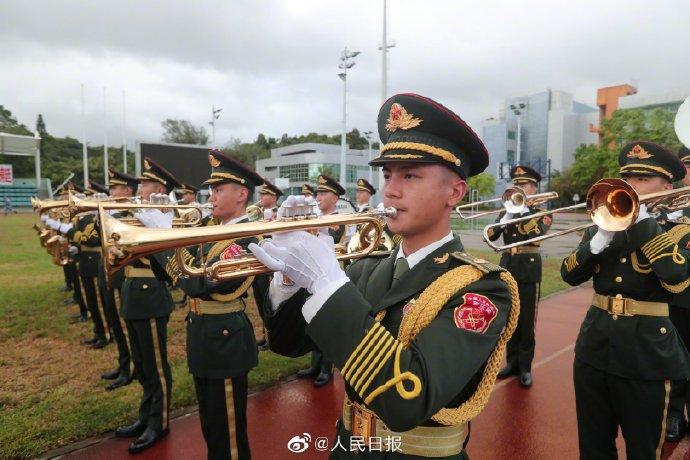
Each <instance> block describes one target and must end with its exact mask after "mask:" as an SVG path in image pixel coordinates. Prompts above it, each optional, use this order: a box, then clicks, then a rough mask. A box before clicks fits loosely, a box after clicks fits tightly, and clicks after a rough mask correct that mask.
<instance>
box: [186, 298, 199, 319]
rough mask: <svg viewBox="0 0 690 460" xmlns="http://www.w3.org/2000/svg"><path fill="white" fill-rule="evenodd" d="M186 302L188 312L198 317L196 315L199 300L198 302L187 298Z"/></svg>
mask: <svg viewBox="0 0 690 460" xmlns="http://www.w3.org/2000/svg"><path fill="white" fill-rule="evenodd" d="M187 301H188V305H189V311H191V312H192V313H194V314H195V315H198V314H199V313H198V308H199V300H198V299H194V298H192V297H189V298H188V300H187Z"/></svg>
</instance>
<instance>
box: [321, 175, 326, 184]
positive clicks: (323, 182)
mask: <svg viewBox="0 0 690 460" xmlns="http://www.w3.org/2000/svg"><path fill="white" fill-rule="evenodd" d="M326 182H328V181H327V180H326V178H325V177H323V176H319V184H325V183H326Z"/></svg>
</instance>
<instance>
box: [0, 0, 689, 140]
mask: <svg viewBox="0 0 690 460" xmlns="http://www.w3.org/2000/svg"><path fill="white" fill-rule="evenodd" d="M381 34H382V0H348V1H337V2H336V1H326V0H321V1H308V0H282V1H279V0H275V1H268V0H252V1H244V0H241V1H240V0H225V1H221V0H215V1H212V0H208V1H205V0H195V1H181V0H159V1H146V0H144V1H142V0H138V1H132V0H117V1H115V0H111V1H107V2H106V1H98V0H90V1H86V0H84V1H76V0H75V1H69V0H50V1H38V0H17V1H14V0H9V1H8V0H2V2H1V3H0V43H2V54H1V55H0V64H1V65H0V104H3V105H5V106H6V107H7V108H9V109H10V110H12V112H13V113H14V114H15V115H16V116H17V118H18V119H19V121H20V122H22V123H24V124H26V125H27V126H29V127H31V129H33V128H34V126H35V120H36V116H37V114H38V113H42V114H43V116H44V119H45V121H46V124H47V126H48V130H49V132H51V133H52V134H53V135H58V136H64V135H70V136H73V137H77V138H80V137H81V132H82V121H81V120H82V119H81V107H80V84H81V83H83V84H84V85H85V92H86V126H87V138H88V140H89V141H90V142H92V143H94V144H98V145H101V144H102V143H103V131H104V125H107V132H108V138H109V143H110V144H111V145H112V144H114V143H117V144H120V143H121V139H122V131H121V124H122V91H123V90H125V91H126V99H127V103H126V106H127V110H126V115H127V129H126V133H127V139H128V140H129V143H130V146H132V145H133V141H134V139H141V140H159V139H160V136H161V132H162V130H161V127H160V122H161V120H164V119H166V118H181V119H188V120H190V121H192V122H193V123H195V124H197V125H204V126H206V127H207V128H208V129H209V132H210V127H209V126H208V122H209V121H210V111H211V105H215V106H216V107H222V108H223V111H222V113H221V117H220V119H219V120H218V124H217V130H216V144H217V145H223V144H224V143H226V142H227V141H228V140H229V139H230V138H231V137H238V138H241V139H242V140H245V141H250V140H253V139H254V138H255V137H256V135H257V133H259V132H263V133H265V134H267V135H270V136H275V137H280V135H282V133H288V134H290V135H294V134H304V133H308V132H311V131H316V132H319V133H328V134H336V133H338V132H340V129H341V128H340V126H341V118H342V82H341V80H340V79H339V78H338V77H337V73H338V69H337V64H338V62H339V61H338V59H339V56H340V53H341V51H342V49H343V48H344V47H345V46H348V47H349V48H350V49H352V50H358V51H361V54H360V55H359V56H358V57H357V59H356V62H357V64H356V65H355V67H354V68H352V69H351V73H350V75H349V77H348V95H349V97H348V112H349V117H348V126H349V127H357V128H359V129H360V130H369V129H371V130H374V131H376V127H375V121H376V115H377V111H378V107H379V105H380V103H381V96H380V91H381V90H380V85H381V55H380V52H379V51H378V50H377V47H378V45H379V43H380V41H381ZM388 37H389V40H394V41H395V42H396V45H397V46H396V47H395V48H393V49H391V51H390V53H389V56H390V59H389V94H393V93H395V92H403V91H412V92H417V93H420V94H423V95H426V96H429V97H431V98H433V99H436V100H438V101H439V102H441V103H443V104H445V105H446V106H448V107H450V108H451V109H453V110H454V111H456V112H457V113H458V114H459V115H460V116H461V117H462V118H464V119H465V120H467V121H468V122H469V123H470V124H471V125H472V126H473V127H474V128H475V129H479V127H480V123H481V120H483V119H485V118H488V117H491V116H495V115H497V113H498V109H499V106H500V105H501V103H502V101H503V100H504V99H505V98H506V97H510V96H519V95H526V94H530V93H535V92H540V91H543V90H545V89H546V88H552V89H560V90H564V91H567V92H570V93H573V94H574V95H575V98H576V100H578V101H580V102H584V103H587V104H590V105H594V104H595V102H596V89H597V88H599V87H602V86H610V85H616V84H621V83H632V84H634V85H636V86H637V87H638V89H639V92H640V93H641V94H654V93H659V92H666V91H669V90H688V89H689V88H690V1H688V0H675V1H674V0H654V1H641V0H626V1H602V0H598V1H583V0H578V1H572V0H569V1H554V0H549V1H546V0H543V1H524V0H523V1H520V2H516V1H491V0H483V1H481V2H469V1H459V0H454V1H452V0H450V1H441V0H427V1H424V2H420V1H418V0H416V1H413V0H389V1H388ZM103 87H106V89H107V104H106V110H107V123H104V120H103Z"/></svg>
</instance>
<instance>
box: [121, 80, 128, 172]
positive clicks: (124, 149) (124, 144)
mask: <svg viewBox="0 0 690 460" xmlns="http://www.w3.org/2000/svg"><path fill="white" fill-rule="evenodd" d="M125 114H126V111H125V90H122V172H124V173H125V174H127V135H126V133H125V129H126V118H125Z"/></svg>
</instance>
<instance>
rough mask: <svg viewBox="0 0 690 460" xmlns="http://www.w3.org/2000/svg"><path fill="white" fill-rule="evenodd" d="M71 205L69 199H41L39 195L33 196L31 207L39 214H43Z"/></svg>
mask: <svg viewBox="0 0 690 460" xmlns="http://www.w3.org/2000/svg"><path fill="white" fill-rule="evenodd" d="M68 206H69V201H68V200H41V199H38V198H37V197H33V196H32V197H31V207H32V208H33V210H34V211H36V212H38V213H39V214H43V213H46V212H50V211H58V210H60V209H61V208H66V207H68Z"/></svg>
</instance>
